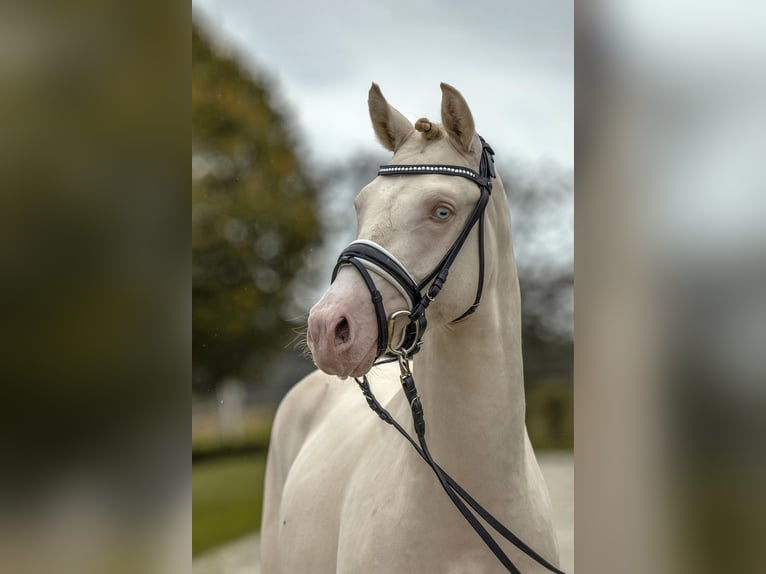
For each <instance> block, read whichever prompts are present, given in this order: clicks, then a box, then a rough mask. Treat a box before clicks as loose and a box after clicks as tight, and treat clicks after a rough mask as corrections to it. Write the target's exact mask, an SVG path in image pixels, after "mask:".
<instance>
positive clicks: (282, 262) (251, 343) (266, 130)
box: [192, 25, 320, 391]
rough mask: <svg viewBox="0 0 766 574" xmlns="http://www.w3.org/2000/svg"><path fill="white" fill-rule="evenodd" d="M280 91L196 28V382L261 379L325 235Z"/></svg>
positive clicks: (284, 336)
mask: <svg viewBox="0 0 766 574" xmlns="http://www.w3.org/2000/svg"><path fill="white" fill-rule="evenodd" d="M276 101H278V100H277V99H276V96H275V93H274V89H273V88H272V87H270V86H269V84H268V82H267V81H265V80H264V79H263V78H256V77H254V76H253V75H252V74H250V73H248V72H247V71H246V70H245V69H244V68H243V67H242V66H241V65H240V64H238V63H237V62H236V61H235V60H234V59H232V58H230V57H226V56H223V55H221V54H219V53H217V52H216V50H215V49H214V47H213V46H212V45H211V43H210V42H209V41H208V40H207V39H206V38H205V36H204V35H203V32H202V31H201V30H200V29H199V27H198V26H196V25H193V26H192V297H193V313H192V321H193V325H192V330H193V367H194V382H193V385H194V388H195V389H196V390H202V391H205V390H210V389H212V388H213V387H214V386H215V385H216V384H217V383H218V382H219V381H220V380H221V379H222V378H224V377H226V376H237V377H240V378H244V379H246V380H249V381H253V380H257V378H258V376H259V375H261V374H262V373H263V372H264V368H265V367H267V366H268V363H269V361H270V359H271V358H272V356H273V355H274V354H275V353H276V352H278V351H280V350H281V349H282V348H284V346H285V344H286V342H287V340H288V338H289V337H290V336H291V332H290V329H289V326H288V324H287V321H286V320H287V317H286V314H287V312H286V308H287V306H288V304H289V301H290V298H291V288H290V286H291V282H292V281H293V278H294V275H295V273H296V272H297V271H298V270H299V269H300V268H301V267H302V266H303V262H304V259H305V257H306V254H307V250H308V249H310V248H311V247H312V246H313V245H314V244H315V243H316V242H317V241H318V239H319V232H320V229H319V223H318V221H317V215H316V201H317V190H316V188H315V186H314V185H313V184H312V183H311V181H310V180H309V178H308V177H307V176H306V174H305V172H304V171H303V166H302V165H301V163H300V162H299V160H298V158H297V157H296V151H295V149H296V146H295V142H294V141H293V139H292V138H291V135H290V131H289V129H288V125H289V124H288V122H287V118H286V115H285V113H284V112H283V111H281V110H279V109H277V106H276V105H275V103H274V102H276Z"/></svg>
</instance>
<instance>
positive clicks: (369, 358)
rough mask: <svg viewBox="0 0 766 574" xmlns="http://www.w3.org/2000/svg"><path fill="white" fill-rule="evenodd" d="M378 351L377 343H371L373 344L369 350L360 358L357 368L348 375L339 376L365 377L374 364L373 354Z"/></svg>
mask: <svg viewBox="0 0 766 574" xmlns="http://www.w3.org/2000/svg"><path fill="white" fill-rule="evenodd" d="M377 350H378V345H377V343H375V342H373V344H372V345H371V346H370V348H369V349H368V350H367V353H365V355H364V357H362V360H361V361H359V363H358V364H357V366H356V367H355V368H354V369H353V370H352V371H351V372H349V374H348V375H340V376H342V377H344V378H345V377H346V376H349V377H361V376H363V375H366V374H367V373H369V372H370V369H371V368H372V365H373V363H374V362H375V359H376V357H375V352H376V351H377Z"/></svg>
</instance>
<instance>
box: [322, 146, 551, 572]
mask: <svg viewBox="0 0 766 574" xmlns="http://www.w3.org/2000/svg"><path fill="white" fill-rule="evenodd" d="M479 139H480V140H481V145H482V150H481V159H480V160H479V172H478V173H477V172H475V171H473V170H471V169H468V168H466V167H462V166H454V165H428V164H424V165H384V166H381V167H380V169H379V170H378V175H380V176H409V175H449V176H457V177H463V178H466V179H470V180H471V181H473V182H474V183H476V184H477V185H478V186H479V191H480V196H479V200H478V201H477V203H476V206H475V207H474V209H473V211H472V212H471V215H470V216H469V218H468V221H467V222H466V224H465V226H464V227H463V229H462V231H461V232H460V235H458V237H457V239H456V240H455V242H454V243H453V244H452V246H451V247H450V248H449V250H447V253H446V254H445V255H444V257H443V258H442V260H441V261H440V262H439V264H438V265H437V266H436V267H435V268H434V270H433V271H432V272H431V273H429V274H428V276H426V277H425V278H423V279H422V280H421V281H420V282H419V283H418V282H416V281H415V279H414V278H413V277H412V275H411V274H410V273H409V271H407V269H406V268H405V267H404V265H402V264H401V263H400V262H399V261H398V260H397V259H396V257H395V256H394V255H393V254H391V253H389V252H388V251H387V250H386V249H385V248H383V247H382V246H380V245H378V244H377V243H375V242H372V241H366V240H357V241H354V242H353V243H351V244H350V245H349V246H348V247H346V248H345V249H344V250H343V252H341V254H340V257H339V258H338V262H337V263H336V265H335V268H334V269H333V272H332V281H335V278H336V277H337V275H338V271H339V270H340V268H341V267H343V266H344V265H351V266H353V267H354V268H355V269H356V270H357V271H358V272H359V274H360V275H361V276H362V279H363V280H364V282H365V285H367V289H368V290H369V292H370V296H371V297H372V303H373V306H374V307H375V316H376V319H377V323H378V348H377V355H376V360H377V361H376V362H389V361H394V360H396V361H398V362H399V369H400V371H401V375H400V381H401V384H402V389H403V391H404V395H405V397H406V399H407V402H408V403H409V405H410V410H411V412H412V419H413V423H414V428H415V434H416V435H417V439H418V441H417V442H415V440H414V439H413V438H412V437H411V436H410V435H409V433H407V431H406V430H405V429H404V428H403V427H402V426H401V425H400V424H399V423H398V422H397V421H396V420H394V418H393V417H392V416H391V413H389V412H388V411H387V410H386V409H385V408H384V407H383V406H382V405H381V404H380V403H379V402H378V400H377V399H376V398H375V395H374V394H373V392H372V389H371V388H370V384H369V382H368V381H367V376H366V375H365V376H363V377H362V379H361V380H360V379H358V378H355V379H354V380H355V381H356V383H357V384H358V385H359V388H360V389H361V390H362V393H363V395H364V397H365V399H366V400H367V404H368V405H369V407H370V408H371V409H372V411H373V412H375V413H376V414H377V415H378V416H379V417H380V418H381V419H383V421H385V422H386V423H388V424H390V425H392V426H393V427H394V428H396V430H397V431H399V433H401V434H402V435H403V436H404V437H405V438H406V439H407V440H408V441H409V442H410V444H412V446H413V447H414V448H415V450H416V451H417V452H418V454H419V455H420V456H421V457H422V458H423V460H424V461H425V462H426V464H428V466H430V467H431V469H432V470H433V471H434V474H436V476H437V478H438V479H439V483H440V484H441V485H442V488H443V489H444V491H445V492H446V493H447V496H449V498H450V500H452V502H453V504H454V505H455V506H456V507H457V509H458V510H459V511H460V513H461V514H462V515H463V517H464V518H465V519H466V520H467V521H468V523H469V524H470V525H471V527H473V529H474V530H475V531H476V533H477V534H478V535H479V536H480V537H481V539H482V540H483V541H484V543H485V544H486V545H487V546H488V547H489V549H490V550H492V552H493V553H494V554H495V556H496V557H497V559H498V560H499V561H500V562H501V563H502V564H503V566H505V567H506V569H507V570H508V571H509V572H512V573H513V574H521V571H520V570H519V569H518V568H517V567H516V565H515V564H514V563H513V562H512V561H511V559H510V558H508V556H507V555H506V554H505V552H503V550H502V548H500V546H499V545H498V544H497V542H496V541H495V540H494V538H492V535H491V534H490V533H489V532H488V531H487V529H486V528H485V527H484V525H483V524H482V523H481V521H479V519H478V518H477V517H476V515H474V513H473V512H472V511H471V509H469V508H468V506H470V507H471V508H472V509H473V510H474V511H475V512H476V514H477V515H478V516H479V517H481V518H482V519H483V520H484V521H485V522H486V523H487V524H489V526H491V527H492V528H493V529H494V530H495V531H496V532H497V533H498V534H500V535H501V536H503V538H505V539H506V540H508V541H509V542H510V543H512V544H513V545H514V546H516V547H517V548H518V549H519V550H521V551H522V552H524V553H525V554H526V555H527V556H529V557H530V558H532V559H533V560H535V561H536V562H537V563H539V564H541V565H542V566H544V567H545V568H547V569H548V570H550V571H551V572H554V573H555V574H564V573H563V572H562V571H561V570H559V569H558V568H556V567H555V566H553V565H552V564H550V563H549V562H548V561H546V560H545V559H544V558H543V557H542V556H540V555H539V554H538V553H537V552H535V551H534V550H533V549H532V548H530V547H529V545H527V544H526V543H525V542H524V541H523V540H521V539H520V538H519V537H518V536H516V535H515V534H514V533H513V532H511V531H510V530H509V529H508V528H507V527H506V526H504V525H503V524H502V523H501V522H500V521H499V520H497V519H496V518H495V517H494V516H492V514H490V513H489V512H488V511H487V510H486V509H485V508H484V507H483V506H481V505H480V504H479V503H478V502H476V500H474V498H473V497H471V495H469V494H468V493H467V492H466V491H465V490H464V489H463V488H462V487H461V486H460V485H459V484H458V483H457V482H455V480H454V479H453V478H452V477H451V476H450V475H448V474H447V473H446V472H444V470H443V469H442V468H441V467H440V466H439V465H438V464H437V463H436V462H435V461H434V459H433V458H432V457H431V453H430V452H429V450H428V444H427V443H426V437H425V432H426V423H425V417H424V414H423V405H422V404H421V401H420V396H419V395H418V392H417V388H416V387H415V380H414V378H413V377H412V371H411V370H410V366H409V359H410V358H411V357H412V356H413V355H414V354H415V353H417V352H418V351H419V350H420V347H421V345H422V344H423V343H422V337H423V333H424V332H425V330H426V326H427V321H426V310H427V309H428V306H429V305H430V304H431V303H432V302H433V301H434V299H436V297H437V296H438V295H439V292H440V291H441V290H442V287H443V286H444V283H445V282H446V281H447V275H448V274H449V270H450V267H451V266H452V264H453V263H454V262H455V259H456V258H457V256H458V254H459V253H460V249H461V248H462V247H463V244H464V243H465V241H466V239H467V238H468V235H469V234H470V233H471V230H472V229H473V227H474V226H475V225H476V224H477V223H478V232H479V242H478V243H479V278H478V284H477V288H476V298H475V299H474V302H473V304H472V305H471V306H470V307H469V308H468V309H467V310H466V311H465V312H464V313H463V314H462V315H460V316H459V317H458V318H456V319H454V320H453V322H454V321H459V320H460V319H463V318H464V317H467V316H468V315H470V314H471V313H473V312H474V311H476V309H477V308H478V306H479V303H480V302H481V295H482V291H483V289H484V212H485V209H486V207H487V203H488V202H489V198H490V194H491V192H492V179H494V178H495V167H494V157H493V156H494V154H495V152H494V151H493V150H492V148H491V147H490V146H489V144H488V143H487V142H485V141H484V139H483V138H481V137H480V138H479ZM370 271H372V272H374V273H376V274H377V275H379V276H381V277H383V278H384V279H385V280H386V281H388V282H389V283H390V284H391V285H393V286H394V287H395V288H396V289H397V290H398V291H399V292H400V293H401V294H402V296H403V297H404V300H405V301H406V302H407V305H408V310H407V311H397V312H396V313H393V314H392V315H391V316H390V317H387V315H386V310H385V308H384V306H383V297H382V295H381V294H380V291H378V289H377V287H376V286H375V282H374V281H373V279H372V276H371V275H370ZM426 287H427V288H428V289H427V290H426V292H425V294H423V290H424V289H426ZM401 315H406V316H408V317H409V323H408V324H407V326H406V327H405V330H404V333H403V335H402V337H401V338H400V340H399V341H397V342H394V341H393V336H394V333H393V328H394V322H395V320H396V318H397V317H399V316H401Z"/></svg>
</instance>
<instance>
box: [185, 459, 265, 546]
mask: <svg viewBox="0 0 766 574" xmlns="http://www.w3.org/2000/svg"><path fill="white" fill-rule="evenodd" d="M265 467H266V454H265V453H259V454H253V455H247V456H236V457H229V458H223V459H215V460H210V461H205V462H201V463H198V464H195V465H193V466H192V555H193V556H196V555H198V554H199V553H201V552H204V551H205V550H209V549H210V548H213V547H214V546H218V545H219V544H223V543H224V542H229V541H230V540H233V539H235V538H238V537H239V536H242V535H243V534H247V533H248V532H253V531H254V530H258V528H259V527H260V524H261V506H262V502H263V501H262V496H263V474H264V470H265Z"/></svg>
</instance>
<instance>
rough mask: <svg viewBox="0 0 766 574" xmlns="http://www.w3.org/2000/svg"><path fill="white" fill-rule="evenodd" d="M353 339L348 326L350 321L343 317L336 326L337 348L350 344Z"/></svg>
mask: <svg viewBox="0 0 766 574" xmlns="http://www.w3.org/2000/svg"><path fill="white" fill-rule="evenodd" d="M350 338H351V328H350V327H349V325H348V320H346V318H345V317H343V318H342V319H341V320H340V321H339V322H338V324H337V325H336V326H335V346H336V347H339V346H341V345H344V344H345V343H348V341H349V339H350Z"/></svg>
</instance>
